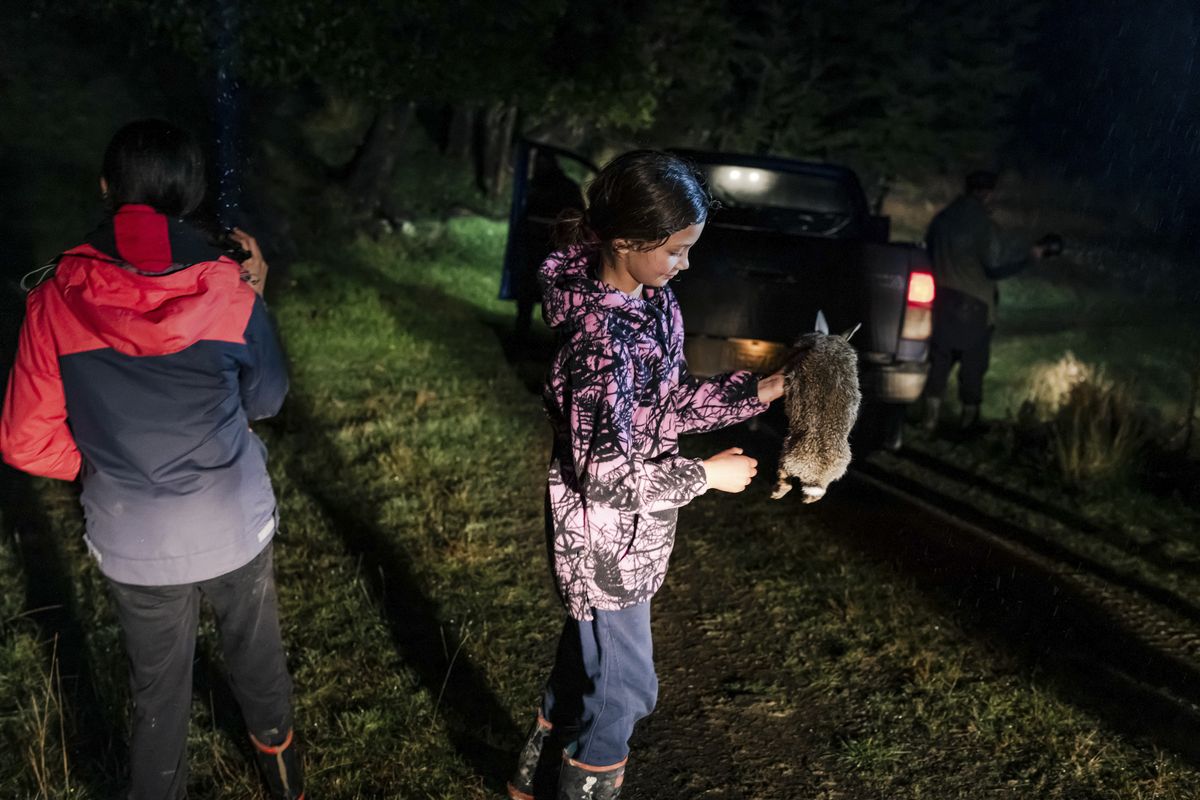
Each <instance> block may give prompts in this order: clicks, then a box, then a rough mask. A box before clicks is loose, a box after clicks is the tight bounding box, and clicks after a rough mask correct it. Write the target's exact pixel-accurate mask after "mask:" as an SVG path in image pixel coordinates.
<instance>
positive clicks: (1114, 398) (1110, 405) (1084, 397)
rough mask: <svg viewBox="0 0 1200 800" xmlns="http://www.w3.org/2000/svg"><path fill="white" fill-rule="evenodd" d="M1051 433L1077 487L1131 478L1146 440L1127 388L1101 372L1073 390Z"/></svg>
mask: <svg viewBox="0 0 1200 800" xmlns="http://www.w3.org/2000/svg"><path fill="white" fill-rule="evenodd" d="M1050 430H1051V442H1052V447H1053V453H1054V458H1055V462H1056V464H1057V466H1058V468H1059V471H1060V472H1061V473H1062V476H1063V478H1065V479H1066V481H1067V482H1068V483H1070V484H1073V485H1075V486H1084V485H1087V484H1090V483H1098V482H1104V481H1108V480H1113V479H1116V478H1120V477H1123V476H1125V475H1127V474H1128V472H1129V471H1130V469H1131V467H1132V466H1133V465H1134V462H1135V460H1136V459H1137V457H1138V455H1139V453H1140V451H1141V447H1142V444H1143V443H1144V441H1145V439H1146V424H1145V422H1144V420H1142V419H1141V416H1140V414H1139V413H1138V411H1137V408H1136V406H1135V404H1134V401H1133V393H1132V391H1131V390H1130V388H1129V386H1128V385H1126V384H1123V383H1120V382H1116V381H1112V380H1109V379H1107V378H1105V377H1104V375H1103V373H1102V372H1097V373H1096V374H1095V376H1094V377H1092V378H1089V379H1086V380H1081V381H1078V382H1077V383H1075V384H1074V385H1073V386H1071V388H1070V389H1069V391H1068V392H1067V394H1066V396H1065V398H1064V399H1063V401H1062V403H1061V405H1060V406H1059V408H1058V410H1057V412H1056V413H1055V415H1054V418H1053V420H1052V421H1051V424H1050Z"/></svg>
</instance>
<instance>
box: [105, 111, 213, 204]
mask: <svg viewBox="0 0 1200 800" xmlns="http://www.w3.org/2000/svg"><path fill="white" fill-rule="evenodd" d="M100 174H101V175H103V176H104V180H105V181H106V182H107V183H108V194H107V201H108V205H109V207H110V208H113V209H116V208H120V207H121V206H123V205H125V204H126V203H140V204H144V205H148V206H151V207H153V208H154V210H155V211H158V212H160V213H162V214H166V215H168V216H172V217H185V216H187V215H188V214H191V213H192V212H193V211H195V210H196V208H197V207H198V206H199V205H200V203H201V201H202V200H204V191H205V189H206V184H205V180H204V155H203V154H202V153H201V151H200V145H199V144H197V143H196V140H195V139H194V138H193V137H192V135H191V134H190V133H188V132H187V131H185V130H184V129H183V128H180V127H179V126H177V125H172V124H171V123H170V122H165V121H163V120H161V119H140V120H138V121H137V122H131V123H129V124H128V125H125V126H124V127H123V128H121V129H120V130H119V131H117V132H116V133H115V134H114V135H113V138H112V141H110V142H109V143H108V147H107V148H106V149H105V151H104V165H103V167H102V168H101V172H100Z"/></svg>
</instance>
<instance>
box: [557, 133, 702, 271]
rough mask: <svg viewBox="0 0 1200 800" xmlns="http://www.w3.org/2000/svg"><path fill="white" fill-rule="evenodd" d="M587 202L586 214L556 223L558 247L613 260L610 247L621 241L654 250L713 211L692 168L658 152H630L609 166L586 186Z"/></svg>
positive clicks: (564, 216)
mask: <svg viewBox="0 0 1200 800" xmlns="http://www.w3.org/2000/svg"><path fill="white" fill-rule="evenodd" d="M587 201H588V202H587V211H579V210H578V209H570V210H568V211H565V212H563V214H562V215H561V216H560V217H559V218H558V222H557V223H556V224H555V227H554V240H555V245H556V246H557V247H559V248H566V247H572V246H583V247H587V248H593V249H599V250H601V251H603V252H605V253H606V254H610V255H611V253H612V252H613V242H614V241H616V240H618V239H624V240H626V241H628V242H630V243H631V244H632V246H633V247H634V248H635V249H637V250H653V249H654V248H656V247H658V246H659V245H661V244H662V243H663V242H665V241H666V240H667V239H668V238H670V236H671V234H673V233H677V232H678V231H681V230H683V229H684V228H686V227H688V226H690V225H695V224H697V223H700V222H703V221H704V220H706V219H707V218H708V212H709V210H710V209H712V208H713V205H714V204H713V200H712V198H711V197H709V194H708V191H707V190H706V189H705V188H704V182H703V179H702V178H701V176H700V173H699V172H697V171H696V169H695V168H694V167H692V166H690V165H689V164H687V163H686V162H685V161H683V159H681V158H679V157H677V156H673V155H671V154H669V153H663V152H661V151H658V150H634V151H632V152H629V153H625V154H624V155H621V156H617V157H616V158H614V159H613V160H612V161H610V162H608V164H606V165H605V166H604V169H602V170H600V174H599V175H597V176H596V177H595V179H594V180H593V181H592V182H591V183H590V184H589V185H588V187H587Z"/></svg>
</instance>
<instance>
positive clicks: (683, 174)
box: [509, 151, 782, 800]
mask: <svg viewBox="0 0 1200 800" xmlns="http://www.w3.org/2000/svg"><path fill="white" fill-rule="evenodd" d="M710 206H711V201H710V199H709V197H708V194H707V192H706V191H705V190H704V187H703V185H702V183H701V182H700V180H699V177H698V175H697V174H696V173H695V172H694V171H693V170H692V169H691V168H690V167H688V166H687V165H686V164H685V163H684V162H682V161H680V160H679V159H678V158H676V157H674V156H671V155H668V154H665V153H659V152H653V151H636V152H632V153H627V154H626V155H623V156H621V157H619V158H617V159H615V160H614V161H612V162H611V163H610V164H608V165H607V166H606V167H605V168H604V169H603V170H602V171H601V172H600V174H599V175H598V176H597V177H596V179H595V180H594V181H593V182H592V184H591V185H590V186H589V187H588V211H587V212H586V214H578V213H576V214H575V216H568V217H564V218H563V219H562V220H561V221H560V224H559V230H558V235H559V238H560V241H561V243H562V244H563V245H564V247H563V249H561V250H559V251H558V252H556V253H554V254H553V255H551V256H550V257H549V259H547V261H546V262H545V264H543V265H542V268H541V273H540V276H539V277H540V281H541V287H542V295H543V315H544V316H545V319H546V322H547V324H548V325H550V326H551V327H552V328H554V330H555V332H556V334H557V335H558V341H559V345H558V350H557V353H556V355H555V357H554V361H553V363H552V365H551V368H550V374H549V377H548V379H547V383H546V389H545V403H546V410H547V412H548V414H549V416H550V420H551V424H552V425H553V428H554V451H553V455H552V457H551V462H550V475H549V486H548V491H547V495H548V508H547V535H548V536H549V538H550V550H551V557H552V561H553V568H554V575H555V581H556V584H557V587H558V591H559V594H560V596H561V598H562V600H563V602H564V604H565V606H566V609H567V612H568V614H569V616H570V618H569V619H568V620H567V621H566V624H565V626H564V629H563V634H562V637H561V639H560V642H559V647H558V655H557V659H556V662H555V666H554V669H553V671H552V672H551V675H550V679H549V681H548V684H547V688H546V692H545V695H544V697H543V701H542V707H541V709H540V713H539V715H538V719H537V722H536V724H535V725H534V728H533V731H532V732H531V735H530V738H529V741H528V742H527V743H526V746H525V749H524V750H523V751H522V754H521V757H520V761H519V763H518V768H517V772H516V775H515V776H514V778H513V780H512V781H511V782H510V784H509V795H510V797H512V798H516V799H517V800H521V799H522V798H530V797H533V796H534V795H535V793H536V795H537V796H538V797H539V798H547V800H548V799H549V798H550V797H551V796H552V792H553V791H554V786H555V777H554V776H555V774H557V775H558V777H557V786H558V794H557V797H559V798H568V799H571V798H582V797H586V798H589V800H601V798H612V797H616V796H617V792H618V791H619V787H620V784H621V781H622V780H623V773H624V765H625V760H626V757H627V755H628V752H629V750H628V744H627V742H628V739H629V736H630V735H631V734H632V732H633V726H634V724H635V723H636V722H637V721H638V720H639V719H641V718H642V717H645V716H646V715H647V714H648V713H649V712H650V710H651V709H652V708H653V707H654V703H655V700H656V696H657V679H656V678H655V675H654V665H653V656H652V643H651V639H650V614H649V601H650V598H651V597H653V596H654V593H655V592H656V591H658V588H659V587H660V586H661V585H662V582H663V579H664V577H665V576H666V571H667V560H668V558H669V557H670V554H671V548H672V546H673V544H674V541H675V520H676V516H677V513H678V509H679V507H680V506H683V505H686V504H687V503H688V502H690V501H691V500H692V499H693V498H695V497H697V496H699V495H701V494H703V493H704V492H706V491H707V490H708V489H717V490H720V491H726V492H740V491H742V490H743V489H744V488H745V487H746V486H747V485H748V484H749V482H750V480H751V478H753V476H754V475H755V472H756V469H755V467H756V462H755V461H754V459H752V458H749V457H748V456H745V455H743V454H742V451H741V449H740V448H731V449H730V450H726V451H725V452H722V453H718V454H717V455H715V456H713V457H711V458H709V459H706V460H703V461H702V460H699V459H691V458H684V457H682V456H681V455H679V446H678V437H679V435H680V434H681V433H695V432H702V431H711V430H716V429H718V428H722V427H725V426H727V425H732V424H734V423H737V422H741V421H742V420H745V419H748V418H750V417H752V416H754V415H755V414H758V413H761V412H762V411H764V410H766V408H767V405H768V403H770V402H771V401H772V400H775V399H776V398H778V397H779V396H780V394H781V392H782V378H781V377H780V376H779V375H772V376H770V377H768V378H763V379H762V380H759V379H758V378H757V377H756V376H754V375H752V374H751V373H749V372H744V371H743V372H733V373H729V374H725V375H719V376H716V377H713V378H710V379H709V380H707V381H699V380H697V379H695V378H693V377H692V376H691V375H690V374H688V371H687V365H686V363H685V362H684V358H683V320H682V317H681V316H680V312H679V305H678V304H677V303H676V300H675V296H674V294H673V293H672V292H671V290H670V289H669V288H668V287H667V282H668V281H670V280H671V278H673V277H675V276H676V275H677V274H678V273H680V272H682V271H683V270H686V269H687V268H688V253H689V251H690V249H691V247H692V246H693V245H695V243H696V241H697V240H698V239H699V238H700V234H701V233H702V232H703V230H704V224H705V221H706V219H707V216H708V211H709V208H710ZM547 742H551V743H552V744H553V746H547V745H546V743H547ZM560 747H561V748H562V750H561V751H560V749H559V748H560Z"/></svg>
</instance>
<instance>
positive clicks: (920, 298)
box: [900, 272, 936, 339]
mask: <svg viewBox="0 0 1200 800" xmlns="http://www.w3.org/2000/svg"><path fill="white" fill-rule="evenodd" d="M935 294H936V289H935V287H934V282H933V275H932V274H931V273H928V272H913V273H911V274H910V275H909V276H908V295H907V299H908V302H907V303H906V304H905V306H904V325H903V326H901V328H900V338H901V339H928V338H929V337H930V336H932V335H933V298H934V295H935Z"/></svg>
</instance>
